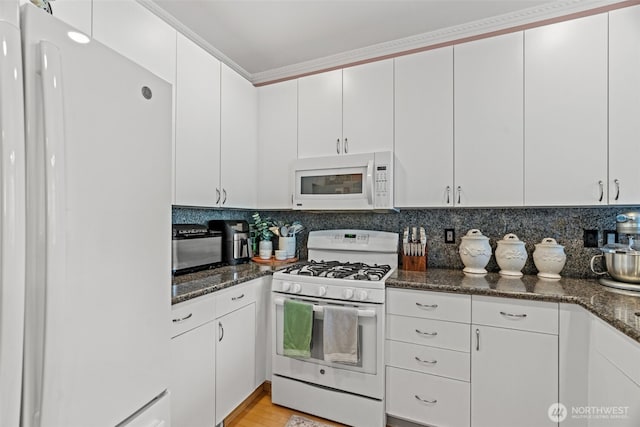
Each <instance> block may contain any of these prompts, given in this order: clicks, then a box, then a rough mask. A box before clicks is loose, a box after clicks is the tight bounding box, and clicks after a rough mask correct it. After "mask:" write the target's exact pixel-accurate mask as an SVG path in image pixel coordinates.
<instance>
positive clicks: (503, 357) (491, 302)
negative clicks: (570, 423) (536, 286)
mask: <svg viewBox="0 0 640 427" xmlns="http://www.w3.org/2000/svg"><path fill="white" fill-rule="evenodd" d="M494 314H495V315H494ZM472 322H473V324H472V327H471V329H472V331H471V334H472V345H471V347H472V350H471V425H472V426H474V427H484V426H488V427H501V426H504V427H512V426H519V427H527V426H531V427H543V426H554V425H555V426H557V425H558V423H557V422H556V421H552V419H551V418H550V417H549V416H548V411H549V408H550V407H551V405H552V404H554V403H556V402H558V304H557V303H548V302H536V301H521V300H515V299H513V300H511V299H499V298H491V297H481V296H479V297H476V296H474V297H473V298H472ZM479 322H482V323H485V324H479ZM534 330H546V332H533V331H534Z"/></svg>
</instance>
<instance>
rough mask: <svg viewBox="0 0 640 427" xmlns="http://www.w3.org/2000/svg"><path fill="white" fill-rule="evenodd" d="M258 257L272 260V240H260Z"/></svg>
mask: <svg viewBox="0 0 640 427" xmlns="http://www.w3.org/2000/svg"><path fill="white" fill-rule="evenodd" d="M258 255H259V257H260V259H271V255H273V242H272V241H271V240H260V243H258Z"/></svg>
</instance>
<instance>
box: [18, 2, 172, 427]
mask: <svg viewBox="0 0 640 427" xmlns="http://www.w3.org/2000/svg"><path fill="white" fill-rule="evenodd" d="M72 37H73V38H72ZM22 40H23V50H24V70H25V73H24V76H25V77H24V80H25V82H24V84H25V105H26V121H27V127H26V134H27V137H26V144H27V176H28V181H27V224H28V225H27V229H28V231H27V260H28V261H27V273H26V274H27V276H26V296H27V302H26V326H25V327H26V337H25V374H24V405H23V423H24V426H64V427H74V426H79V427H84V426H114V425H117V424H119V423H121V422H123V421H124V420H125V419H127V418H128V417H130V416H131V415H132V414H134V413H136V411H138V410H140V409H141V408H143V407H144V406H145V405H146V404H148V403H149V402H150V401H152V400H153V399H154V398H156V397H157V396H159V395H161V394H162V393H163V392H164V391H165V390H166V388H167V384H168V355H169V339H170V332H169V321H168V319H169V318H170V292H169V289H170V281H171V270H170V268H171V252H170V242H171V237H170V236H171V234H170V233H171V182H170V179H171V164H170V161H171V104H172V103H171V86H170V85H169V84H168V83H167V82H165V81H164V80H162V79H160V78H158V77H156V76H155V75H153V74H151V73H149V72H148V71H146V70H144V69H143V68H141V67H140V66H138V65H136V64H134V63H133V62H131V61H129V60H127V59H125V58H124V57H122V56H120V55H118V54H117V53H115V52H114V51H112V50H110V49H108V48H106V47H105V46H104V45H102V44H100V43H98V42H96V41H95V40H91V39H89V38H84V39H83V37H82V35H81V34H78V33H75V32H74V30H73V29H72V28H71V27H68V26H67V25H66V24H63V23H62V22H60V21H58V20H57V19H56V18H54V17H51V16H49V15H47V14H46V13H43V12H42V11H41V10H39V9H37V8H35V7H33V6H32V5H25V6H23V9H22ZM74 40H77V41H74Z"/></svg>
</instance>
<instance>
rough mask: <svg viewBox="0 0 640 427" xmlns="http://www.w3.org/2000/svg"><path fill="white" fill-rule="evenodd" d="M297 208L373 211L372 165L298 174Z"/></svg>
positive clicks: (298, 172) (295, 205)
mask: <svg viewBox="0 0 640 427" xmlns="http://www.w3.org/2000/svg"><path fill="white" fill-rule="evenodd" d="M295 179H296V185H295V189H296V197H295V200H294V209H329V210H331V209H336V210H340V209H371V208H372V207H373V162H371V164H370V165H367V166H363V167H355V168H334V169H323V170H304V171H296V175H295Z"/></svg>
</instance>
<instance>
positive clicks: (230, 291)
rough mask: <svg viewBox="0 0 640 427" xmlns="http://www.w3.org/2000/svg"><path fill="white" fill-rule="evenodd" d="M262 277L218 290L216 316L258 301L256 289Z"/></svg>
mask: <svg viewBox="0 0 640 427" xmlns="http://www.w3.org/2000/svg"><path fill="white" fill-rule="evenodd" d="M258 283H260V279H257V280H251V281H249V282H246V283H242V284H240V285H236V286H232V287H230V288H227V289H225V290H222V291H219V292H216V318H218V317H222V316H224V315H225V314H228V313H231V312H232V311H236V310H237V309H239V308H242V307H244V306H245V305H247V304H251V303H253V302H256V289H257V288H258V287H259V286H258V285H257V284H258Z"/></svg>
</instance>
